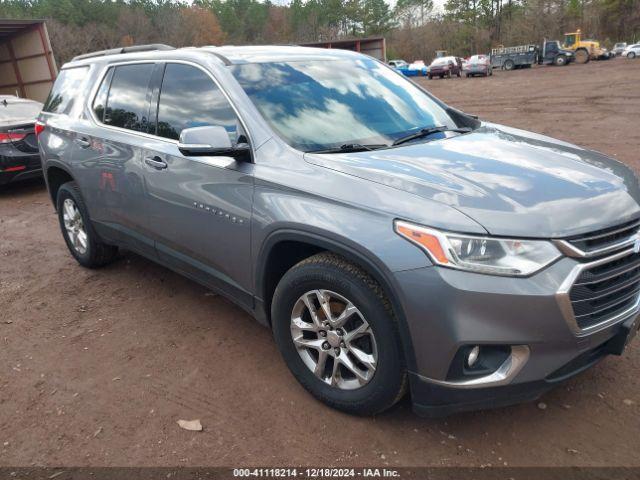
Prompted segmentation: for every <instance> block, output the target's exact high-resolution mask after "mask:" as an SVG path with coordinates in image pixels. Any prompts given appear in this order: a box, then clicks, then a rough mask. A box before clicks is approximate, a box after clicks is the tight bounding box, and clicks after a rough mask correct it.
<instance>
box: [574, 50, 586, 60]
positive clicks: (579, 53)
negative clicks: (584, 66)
mask: <svg viewBox="0 0 640 480" xmlns="http://www.w3.org/2000/svg"><path fill="white" fill-rule="evenodd" d="M575 57H576V63H588V62H589V52H587V51H586V50H585V49H583V48H582V49H579V50H576V53H575Z"/></svg>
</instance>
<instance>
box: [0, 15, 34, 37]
mask: <svg viewBox="0 0 640 480" xmlns="http://www.w3.org/2000/svg"><path fill="white" fill-rule="evenodd" d="M41 23H44V20H33V19H32V20H15V19H9V18H0V42H1V41H3V40H4V39H5V38H9V37H12V36H13V35H15V34H16V33H18V32H20V31H22V30H26V29H28V28H32V27H33V26H34V25H39V24H41Z"/></svg>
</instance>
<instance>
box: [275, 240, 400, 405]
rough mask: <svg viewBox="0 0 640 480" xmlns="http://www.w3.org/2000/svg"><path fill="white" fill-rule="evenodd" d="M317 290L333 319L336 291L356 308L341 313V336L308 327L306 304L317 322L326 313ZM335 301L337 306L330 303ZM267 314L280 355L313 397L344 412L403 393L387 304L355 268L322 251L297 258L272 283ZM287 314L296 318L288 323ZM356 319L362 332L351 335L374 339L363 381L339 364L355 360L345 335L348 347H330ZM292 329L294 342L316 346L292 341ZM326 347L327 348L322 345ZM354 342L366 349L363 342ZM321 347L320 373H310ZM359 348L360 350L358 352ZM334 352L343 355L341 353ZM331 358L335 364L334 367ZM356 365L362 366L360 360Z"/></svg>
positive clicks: (387, 402) (395, 331)
mask: <svg viewBox="0 0 640 480" xmlns="http://www.w3.org/2000/svg"><path fill="white" fill-rule="evenodd" d="M320 290H321V291H322V293H321V294H320V293H319V292H320ZM305 295H308V296H307V299H310V300H309V302H312V303H305V302H304V301H303V300H302V297H303V296H305ZM318 295H322V298H325V299H326V298H332V299H333V300H334V301H332V302H331V303H328V304H329V305H331V307H329V308H330V311H331V315H332V316H334V319H335V317H336V316H339V315H340V313H341V312H340V311H336V312H334V311H333V309H334V308H338V309H340V308H343V307H342V306H340V305H339V304H340V301H337V302H336V301H335V300H336V298H337V297H342V301H343V302H342V303H344V304H347V302H350V304H351V305H352V306H355V308H356V309H357V313H354V314H352V315H351V316H349V317H347V318H349V320H348V321H347V323H346V324H345V327H344V328H345V331H344V332H343V335H344V337H336V335H339V334H340V332H339V330H340V329H339V328H335V329H328V328H327V329H325V330H326V331H325V335H324V339H323V337H322V333H323V330H317V329H316V331H315V332H310V331H309V330H308V328H309V327H313V328H315V324H314V323H313V320H312V317H311V316H310V314H309V308H308V305H309V304H313V307H314V309H316V312H318V313H317V317H318V318H319V322H324V321H325V320H326V315H325V314H324V313H323V310H322V308H321V307H320V306H319V305H320V303H319V298H320V296H318ZM327 296H328V297H327ZM338 300H339V299H338ZM301 302H302V303H301ZM336 304H338V307H335V305H336ZM301 309H302V310H301ZM300 312H306V313H300ZM271 314H272V316H271V318H272V327H273V333H274V337H275V341H276V344H277V346H278V349H279V350H280V353H281V354H282V357H283V358H284V360H285V362H286V364H287V366H288V367H289V369H290V371H291V373H292V374H293V375H294V377H296V379H297V380H298V381H299V382H300V383H301V384H302V386H303V387H304V388H306V389H307V390H308V391H309V392H310V393H311V394H312V395H313V396H314V397H316V398H317V399H318V400H320V401H322V402H324V403H325V404H327V405H329V406H330V407H333V408H336V409H338V410H342V411H344V412H348V413H352V414H356V415H375V414H378V413H380V412H382V411H384V410H386V409H388V408H390V407H391V406H393V405H394V404H395V403H396V402H398V401H399V400H400V399H401V398H402V397H403V395H404V393H405V391H406V388H407V373H406V367H405V365H404V361H403V355H402V349H401V345H400V340H399V334H398V327H397V323H396V320H395V318H394V315H393V311H392V309H391V304H390V302H389V300H388V299H387V298H386V296H385V294H384V292H383V290H382V288H381V287H380V286H379V285H378V284H377V283H376V282H375V281H374V280H373V279H372V278H371V277H370V276H369V275H368V274H367V273H366V272H365V271H364V270H362V269H361V268H359V267H357V266H356V265H354V264H352V263H349V262H348V261H346V260H345V259H344V258H342V257H340V256H338V255H335V254H332V253H328V252H325V253H320V254H317V255H314V256H313V257H310V258H308V259H306V260H303V261H302V262H300V263H298V264H297V265H295V266H294V267H292V268H291V269H290V270H289V271H288V272H287V273H285V275H284V276H283V277H282V279H281V280H280V283H278V286H277V287H276V291H275V293H274V296H273V302H272V307H271ZM292 318H297V319H298V320H299V321H298V322H296V323H293V321H292ZM305 319H306V320H305ZM354 319H355V320H354ZM302 320H304V321H302ZM361 320H362V322H363V323H361V324H360V326H362V325H364V323H368V325H369V328H368V329H367V330H366V331H367V333H366V334H364V333H361V334H360V335H361V336H360V337H355V338H354V339H353V340H354V341H356V340H358V339H359V338H363V339H364V341H365V342H367V341H370V340H371V339H374V340H371V341H370V343H369V347H371V345H374V347H373V350H372V351H373V352H377V360H376V361H377V363H376V364H375V369H374V370H367V373H368V374H369V377H368V379H367V380H366V383H364V384H363V383H362V382H361V381H360V382H359V381H358V378H357V377H355V376H354V378H353V379H350V378H349V376H350V375H353V373H352V370H345V369H346V367H345V366H344V365H343V364H342V363H341V362H342V361H343V360H344V361H348V362H350V363H351V365H354V364H356V363H357V362H355V361H354V359H355V358H356V357H355V356H354V354H353V351H355V350H351V348H352V345H353V344H352V343H351V341H350V340H347V342H348V346H349V349H345V348H342V349H340V348H334V347H335V346H336V343H335V342H336V339H341V338H342V339H348V338H349V336H350V333H351V332H353V329H355V328H358V327H357V326H354V325H357V324H358V323H359V322H360V321H361ZM350 322H355V323H350ZM297 325H304V326H305V328H306V330H299V329H298V328H297ZM320 328H325V327H320ZM301 331H303V332H304V334H305V335H307V333H308V334H309V335H310V337H311V340H306V339H307V338H309V337H303V336H302V333H300V332H301ZM369 332H371V333H369ZM295 335H298V336H297V339H298V342H304V341H305V340H306V341H312V342H315V344H316V346H314V347H312V348H307V347H306V346H302V347H301V346H299V344H298V346H296V343H294V339H293V337H294V336H295ZM368 335H371V337H369V336H368ZM365 337H366V338H365ZM329 341H331V345H329ZM305 345H306V344H305ZM321 345H322V346H321ZM340 346H341V347H344V343H340ZM326 347H329V348H328V349H326V350H324V349H325V348H326ZM357 348H363V349H365V350H367V348H366V345H365V346H362V347H357ZM323 350H324V355H325V358H326V363H325V362H322V364H323V368H322V373H320V374H319V375H316V374H315V373H314V371H312V368H316V369H317V366H318V364H320V363H321V362H320V355H321V354H322V353H323ZM336 350H337V351H338V352H337V353H336ZM363 351H364V350H360V353H362V352H363ZM340 355H343V357H342V359H340ZM373 355H375V353H374V354H373ZM370 358H373V357H370ZM314 359H315V360H314ZM329 359H331V360H329ZM336 359H338V360H336ZM309 362H311V363H309ZM314 362H315V363H314ZM336 362H337V364H338V367H335V365H336ZM360 365H361V366H363V367H365V368H366V366H365V365H366V364H360ZM335 368H337V371H338V373H337V374H336V375H334V373H333V372H334V371H335V370H334V369H335ZM339 382H342V384H340V383H339ZM348 382H351V385H350V387H351V388H347V383H348ZM354 382H355V383H354ZM333 383H335V385H333ZM354 385H355V386H354Z"/></svg>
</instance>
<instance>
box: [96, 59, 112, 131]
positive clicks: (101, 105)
mask: <svg viewBox="0 0 640 480" xmlns="http://www.w3.org/2000/svg"><path fill="white" fill-rule="evenodd" d="M112 78H113V67H112V68H110V69H109V71H108V72H107V74H106V75H105V76H104V78H103V79H102V83H101V84H100V88H99V89H98V93H97V94H96V98H94V100H93V106H92V108H93V113H95V115H96V118H97V119H98V120H100V121H101V122H104V111H105V107H106V106H107V94H108V93H109V87H110V86H111V79H112Z"/></svg>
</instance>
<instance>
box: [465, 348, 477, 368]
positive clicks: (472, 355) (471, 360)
mask: <svg viewBox="0 0 640 480" xmlns="http://www.w3.org/2000/svg"><path fill="white" fill-rule="evenodd" d="M479 356H480V346H478V345H476V346H475V347H473V348H472V349H471V351H470V352H469V355H467V365H468V366H469V368H471V367H473V366H474V365H475V363H476V362H477V361H478V357H479Z"/></svg>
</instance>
